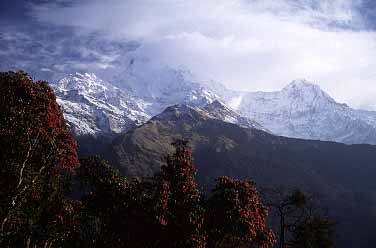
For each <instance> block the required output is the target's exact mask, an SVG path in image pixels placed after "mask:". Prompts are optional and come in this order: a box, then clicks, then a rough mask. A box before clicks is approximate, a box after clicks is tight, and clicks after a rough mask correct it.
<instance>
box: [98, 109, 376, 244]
mask: <svg viewBox="0 0 376 248" xmlns="http://www.w3.org/2000/svg"><path fill="white" fill-rule="evenodd" d="M175 138H185V139H188V140H190V141H191V144H192V147H193V154H194V157H195V163H196V164H197V166H198V180H199V182H200V184H201V185H202V186H204V187H211V186H212V185H213V183H214V181H213V179H214V178H217V177H219V176H224V175H226V176H231V177H235V178H240V179H248V178H251V179H253V180H255V181H256V183H257V185H258V186H276V185H278V186H280V185H283V186H288V187H299V188H302V189H304V190H307V191H310V192H317V193H319V194H320V196H321V198H322V201H323V203H324V204H325V205H327V206H328V209H329V212H330V215H332V216H333V217H334V218H335V219H336V220H337V222H338V226H337V230H338V231H337V236H338V241H339V244H338V245H339V247H369V243H368V242H369V240H371V236H372V234H373V230H375V228H376V224H375V223H376V216H375V214H374V213H375V212H374V209H373V206H374V204H375V203H376V195H375V193H374V192H375V189H376V182H375V181H374V177H375V175H376V147H375V146H370V145H351V146H349V145H344V144H339V143H334V142H321V141H307V140H299V139H290V138H285V137H277V136H273V135H270V134H268V133H265V132H263V131H259V130H256V129H245V128H241V127H238V126H236V125H233V124H229V123H225V122H223V121H219V120H214V119H210V118H207V117H206V116H205V115H203V114H202V113H200V112H198V111H196V110H194V109H191V108H189V107H186V106H184V105H177V106H173V107H169V108H168V109H166V110H165V111H164V112H163V113H162V114H161V115H159V116H156V117H154V118H153V119H152V120H151V121H149V122H148V123H146V124H145V125H143V126H141V127H139V128H136V129H134V130H131V131H130V132H128V133H126V134H124V135H122V136H120V137H118V138H117V139H115V141H114V144H113V147H112V151H111V152H109V151H106V152H105V155H106V156H107V159H109V160H111V162H112V163H113V164H114V165H115V166H116V167H117V168H118V169H119V170H120V171H121V172H122V173H123V174H125V175H128V176H136V177H140V178H144V177H147V176H152V175H153V174H154V173H155V172H158V171H159V169H160V166H161V165H162V164H163V161H164V156H165V155H166V154H167V152H169V151H171V150H172V147H171V146H170V145H169V144H170V143H171V141H173V140H174V139H175ZM354 227H356V228H354Z"/></svg>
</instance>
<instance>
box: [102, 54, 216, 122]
mask: <svg viewBox="0 0 376 248" xmlns="http://www.w3.org/2000/svg"><path fill="white" fill-rule="evenodd" d="M120 67H121V68H123V69H122V70H117V71H114V72H113V73H114V76H112V77H108V80H109V81H111V82H112V83H114V84H115V85H116V86H117V87H119V88H121V89H124V90H126V91H127V92H130V93H131V94H132V95H133V96H137V97H138V98H141V99H143V100H144V101H147V102H149V103H150V105H149V106H148V108H147V111H148V112H149V113H150V114H152V115H157V114H159V113H161V112H162V111H163V110H164V109H165V108H166V107H168V106H172V105H175V104H188V105H191V106H205V105H207V104H208V103H211V102H213V101H214V100H216V99H220V96H219V95H217V94H216V93H215V91H213V90H210V89H209V88H208V87H206V85H204V84H203V83H202V81H199V80H197V79H196V78H195V77H194V75H193V74H192V73H191V72H190V71H188V70H183V69H174V68H171V67H169V66H165V65H163V64H158V63H154V62H153V61H150V59H148V58H145V57H142V56H141V55H138V56H134V57H131V58H124V61H122V65H121V66H120Z"/></svg>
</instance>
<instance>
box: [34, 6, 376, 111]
mask: <svg viewBox="0 0 376 248" xmlns="http://www.w3.org/2000/svg"><path fill="white" fill-rule="evenodd" d="M361 4H362V1H361V0H353V1H350V0H279V1H275V0H248V1H246V0H206V1H202V0H190V1H186V0H158V1H157V0H134V1H133V0H126V1H124V0H107V1H86V2H84V3H82V4H79V5H73V6H70V7H64V8H62V7H61V6H58V5H52V4H49V5H43V6H40V5H39V6H34V8H33V15H34V16H35V17H36V18H38V20H39V21H42V22H47V23H50V24H51V23H52V24H59V25H68V26H74V27H77V28H78V29H82V28H84V29H87V30H95V31H97V30H101V31H105V32H107V34H108V35H109V37H110V38H114V39H116V38H124V37H125V38H128V39H136V40H142V41H143V44H144V45H143V47H142V48H141V49H143V52H145V53H147V54H148V55H149V56H150V57H152V58H154V59H157V60H161V61H162V62H164V63H167V64H170V65H172V66H185V67H188V68H190V69H191V70H192V71H193V72H194V73H196V74H198V75H199V76H201V77H205V78H214V79H217V80H220V81H223V82H224V83H225V84H226V85H227V86H228V87H230V88H234V89H243V90H252V91H253V90H275V89H280V88H281V87H283V86H284V85H285V84H286V83H287V82H289V81H291V80H292V79H294V78H307V79H309V80H313V81H315V82H318V83H319V84H320V85H321V86H322V87H323V88H324V89H325V90H327V91H328V92H329V93H330V94H331V95H333V96H334V97H335V98H336V99H338V100H340V101H344V102H348V103H350V104H351V105H352V106H355V107H366V108H370V109H371V108H373V109H376V101H375V100H374V99H376V86H375V83H376V74H375V73H374V68H375V67H376V59H375V58H376V49H375V48H376V42H375V41H376V35H375V33H373V32H366V31H359V30H358V29H359V28H362V27H363V20H362V16H361V14H360V12H359V11H358V10H359V7H360V6H361ZM340 27H346V28H340ZM354 29H357V31H354Z"/></svg>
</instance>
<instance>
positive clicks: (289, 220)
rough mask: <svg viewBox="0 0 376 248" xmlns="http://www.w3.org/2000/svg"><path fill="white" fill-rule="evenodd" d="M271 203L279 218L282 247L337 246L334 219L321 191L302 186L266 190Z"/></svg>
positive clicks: (270, 205) (280, 244)
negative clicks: (320, 196)
mask: <svg viewBox="0 0 376 248" xmlns="http://www.w3.org/2000/svg"><path fill="white" fill-rule="evenodd" d="M264 193H265V195H266V196H265V198H266V199H267V201H268V203H267V205H268V206H269V207H270V208H271V209H272V210H274V211H275V212H276V215H277V217H278V218H279V225H278V226H279V247H280V248H285V247H294V248H298V247H299V248H300V247H324V248H325V247H327V248H330V247H334V242H333V227H334V224H335V223H334V222H333V221H332V220H331V219H330V218H329V217H328V215H327V214H326V211H324V209H323V208H322V207H321V206H320V204H319V199H318V197H317V195H314V194H309V193H305V192H303V191H301V190H299V189H294V190H286V189H283V188H271V189H266V190H264Z"/></svg>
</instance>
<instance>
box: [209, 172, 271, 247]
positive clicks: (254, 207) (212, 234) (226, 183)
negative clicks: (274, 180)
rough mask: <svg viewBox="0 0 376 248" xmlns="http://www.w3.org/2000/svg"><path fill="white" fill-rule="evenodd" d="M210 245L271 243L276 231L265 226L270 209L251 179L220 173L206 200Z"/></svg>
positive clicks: (242, 245)
mask: <svg viewBox="0 0 376 248" xmlns="http://www.w3.org/2000/svg"><path fill="white" fill-rule="evenodd" d="M207 211H208V213H207V218H206V227H207V231H208V247H213V248H214V247H216V248H218V247H226V248H231V247H234V248H235V247H262V248H265V247H270V246H272V245H273V244H274V243H275V237H274V234H273V232H272V231H271V230H270V229H269V228H267V227H266V218H267V216H268V210H267V208H266V207H265V206H263V205H262V204H261V203H260V201H259V196H258V193H257V191H256V187H255V185H254V183H253V182H252V181H240V180H235V179H232V178H229V177H220V178H219V179H218V180H217V185H216V186H215V188H214V189H213V191H212V195H211V197H210V198H209V199H208V203H207Z"/></svg>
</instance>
